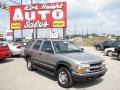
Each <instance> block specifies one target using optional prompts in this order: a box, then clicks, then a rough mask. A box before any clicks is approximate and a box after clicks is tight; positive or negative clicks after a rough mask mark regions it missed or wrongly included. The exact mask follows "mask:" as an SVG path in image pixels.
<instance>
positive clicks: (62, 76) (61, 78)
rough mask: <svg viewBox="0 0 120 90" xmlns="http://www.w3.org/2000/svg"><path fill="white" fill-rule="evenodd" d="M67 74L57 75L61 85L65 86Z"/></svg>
mask: <svg viewBox="0 0 120 90" xmlns="http://www.w3.org/2000/svg"><path fill="white" fill-rule="evenodd" d="M67 80H68V78H67V74H66V73H65V72H60V74H59V81H60V82H61V83H62V84H66V83H67Z"/></svg>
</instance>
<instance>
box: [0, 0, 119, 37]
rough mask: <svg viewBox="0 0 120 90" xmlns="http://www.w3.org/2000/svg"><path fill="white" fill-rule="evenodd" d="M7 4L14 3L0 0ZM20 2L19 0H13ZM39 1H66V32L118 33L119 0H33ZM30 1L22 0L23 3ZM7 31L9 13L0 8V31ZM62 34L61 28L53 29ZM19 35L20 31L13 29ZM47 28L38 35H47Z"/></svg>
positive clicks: (25, 33) (28, 33) (29, 31)
mask: <svg viewBox="0 0 120 90" xmlns="http://www.w3.org/2000/svg"><path fill="white" fill-rule="evenodd" d="M0 1H1V2H3V3H4V2H5V3H6V4H7V5H14V3H11V2H10V1H9V0H0ZM14 1H16V2H20V0H14ZM33 1H34V2H36V3H41V2H61V1H64V2H67V13H68V14H67V15H68V18H67V19H68V25H67V29H66V32H67V34H73V33H76V34H81V33H82V30H83V34H86V33H87V31H88V33H97V34H102V33H113V34H117V35H120V0H33ZM28 3H30V2H29V0H23V4H28ZM6 31H9V14H8V13H6V12H5V11H4V10H2V9H0V32H2V33H5V32H6ZM54 31H55V32H59V33H60V35H62V29H59V30H57V29H55V30H54ZM15 32H16V37H20V31H15ZM49 32H50V29H49V30H46V29H44V30H39V36H41V37H47V36H49V35H48V34H49ZM31 33H32V30H24V36H25V37H26V36H30V35H31Z"/></svg>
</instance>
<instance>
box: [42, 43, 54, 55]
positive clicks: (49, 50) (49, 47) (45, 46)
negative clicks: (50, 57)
mask: <svg viewBox="0 0 120 90" xmlns="http://www.w3.org/2000/svg"><path fill="white" fill-rule="evenodd" d="M41 51H43V52H47V53H54V52H53V48H52V45H51V42H50V41H45V42H44V43H43V46H42V49H41Z"/></svg>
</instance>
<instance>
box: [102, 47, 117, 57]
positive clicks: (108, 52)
mask: <svg viewBox="0 0 120 90" xmlns="http://www.w3.org/2000/svg"><path fill="white" fill-rule="evenodd" d="M114 49H115V48H114V47H112V48H106V49H105V50H104V55H107V56H110V57H111V56H113V55H115V53H114Z"/></svg>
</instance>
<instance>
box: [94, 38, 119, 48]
mask: <svg viewBox="0 0 120 90" xmlns="http://www.w3.org/2000/svg"><path fill="white" fill-rule="evenodd" d="M118 45H120V40H116V41H112V40H109V41H104V42H101V43H98V44H95V45H94V47H95V48H96V49H97V50H105V49H106V48H111V47H116V46H118Z"/></svg>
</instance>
